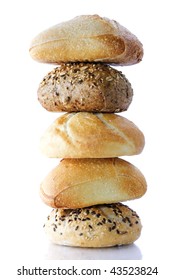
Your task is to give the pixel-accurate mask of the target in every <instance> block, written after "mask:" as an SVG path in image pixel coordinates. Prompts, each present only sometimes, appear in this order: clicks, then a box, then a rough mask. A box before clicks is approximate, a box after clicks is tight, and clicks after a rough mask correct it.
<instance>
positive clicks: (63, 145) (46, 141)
mask: <svg viewBox="0 0 175 280" xmlns="http://www.w3.org/2000/svg"><path fill="white" fill-rule="evenodd" d="M144 143H145V142H144V135H143V133H142V132H141V131H140V130H139V129H138V128H137V126H136V125H134V124H133V123H132V122H131V121H129V120H127V119H126V118H124V117H121V116H119V115H116V114H108V113H106V114H102V113H88V112H80V113H66V114H63V115H62V116H60V117H59V118H57V119H56V120H55V121H54V122H53V123H52V124H51V126H50V127H49V128H48V129H47V130H46V131H45V133H44V135H43V136H42V137H41V141H40V148H41V151H42V153H43V154H45V155H46V156H48V157H53V158H54V157H55V158H110V157H118V156H125V155H136V154H139V153H141V151H142V149H143V147H144Z"/></svg>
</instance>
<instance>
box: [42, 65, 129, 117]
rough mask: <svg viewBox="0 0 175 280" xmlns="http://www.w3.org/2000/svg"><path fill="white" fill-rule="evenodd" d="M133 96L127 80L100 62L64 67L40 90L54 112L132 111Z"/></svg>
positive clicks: (43, 99) (55, 71) (47, 76)
mask: <svg viewBox="0 0 175 280" xmlns="http://www.w3.org/2000/svg"><path fill="white" fill-rule="evenodd" d="M132 96H133V90H132V88H131V84H130V83H129V81H128V80H127V79H126V77H125V76H124V75H123V74H122V73H121V72H120V71H117V70H115V69H114V68H112V67H110V66H108V65H105V64H100V63H68V64H62V65H61V66H60V67H57V68H55V69H54V70H53V71H51V72H50V73H48V74H47V75H46V76H45V77H44V79H43V81H42V82H41V83H40V86H39V89H38V99H39V102H40V103H41V105H42V106H43V107H44V108H45V109H46V110H48V111H53V112H60V111H65V112H78V111H79V112H82V111H87V112H108V113H110V112H111V113H112V112H121V111H125V110H127V109H128V107H129V105H130V103H131V101H132Z"/></svg>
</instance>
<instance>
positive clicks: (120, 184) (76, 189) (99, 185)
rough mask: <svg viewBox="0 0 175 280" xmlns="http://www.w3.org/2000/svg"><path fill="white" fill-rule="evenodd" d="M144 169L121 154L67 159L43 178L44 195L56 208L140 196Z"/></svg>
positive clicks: (124, 199) (142, 193)
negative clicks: (122, 157) (120, 156)
mask: <svg viewBox="0 0 175 280" xmlns="http://www.w3.org/2000/svg"><path fill="white" fill-rule="evenodd" d="M146 188H147V186H146V181H145V178H144V176H143V175H142V173H141V172H140V171H139V170H138V169H137V168H136V167H135V166H134V165H132V164H131V163H129V162H127V161H125V160H122V159H120V158H108V159H63V160H61V162H60V163H59V165H58V166H57V167H56V168H54V169H53V170H52V171H51V172H50V173H49V174H48V175H47V176H46V178H45V179H44V180H43V182H42V183H41V187H40V196H41V198H42V200H43V201H44V202H45V203H46V204H47V205H49V206H51V207H55V208H72V209H73V208H83V207H87V206H92V205H97V204H110V203H115V202H122V201H126V200H131V199H135V198H139V197H141V196H143V195H144V193H145V192H146Z"/></svg>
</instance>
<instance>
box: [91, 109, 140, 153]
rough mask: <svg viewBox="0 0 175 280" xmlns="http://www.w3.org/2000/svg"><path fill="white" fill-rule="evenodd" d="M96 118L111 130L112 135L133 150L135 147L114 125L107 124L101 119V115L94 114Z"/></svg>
mask: <svg viewBox="0 0 175 280" xmlns="http://www.w3.org/2000/svg"><path fill="white" fill-rule="evenodd" d="M96 116H97V118H98V119H99V120H100V121H101V122H102V123H103V124H104V125H105V126H106V127H107V128H109V129H110V130H112V131H113V132H114V133H116V134H118V135H119V136H120V137H121V138H122V139H124V140H125V141H126V142H127V144H128V145H129V146H130V147H132V149H133V150H134V148H135V146H134V144H133V143H132V142H131V141H130V140H129V138H128V137H127V136H126V135H125V134H124V133H123V132H122V131H121V130H119V129H118V128H116V127H115V126H114V125H112V124H109V123H108V122H107V121H106V120H105V119H104V117H103V114H101V113H97V114H96Z"/></svg>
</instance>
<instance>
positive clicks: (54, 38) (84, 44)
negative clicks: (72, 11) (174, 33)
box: [30, 15, 143, 65]
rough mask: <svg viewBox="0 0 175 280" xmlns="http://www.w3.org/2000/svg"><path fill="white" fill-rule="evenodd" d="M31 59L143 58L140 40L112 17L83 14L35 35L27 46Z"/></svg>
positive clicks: (126, 60) (126, 61)
mask: <svg viewBox="0 0 175 280" xmlns="http://www.w3.org/2000/svg"><path fill="white" fill-rule="evenodd" d="M30 54H31V56H32V58H33V59H35V60H37V61H39V62H45V63H56V64H60V63H62V62H63V63H67V62H76V61H81V62H87V61H89V62H107V63H110V64H111V63H112V64H117V65H131V64H135V63H138V62H139V61H140V60H141V59H142V57H143V48H142V44H141V43H140V41H139V40H138V39H137V37H136V36H135V35H133V34H132V33H131V32H130V31H129V30H127V29H126V28H125V27H123V26H122V25H120V24H119V23H118V22H116V21H114V20H109V19H108V18H102V17H100V16H98V15H82V16H78V17H75V18H73V19H72V20H69V21H67V22H63V23H60V24H57V25H55V26H53V27H51V28H49V29H47V30H45V31H43V32H42V33H40V34H39V35H37V36H36V37H35V38H34V39H33V41H32V43H31V47H30Z"/></svg>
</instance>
